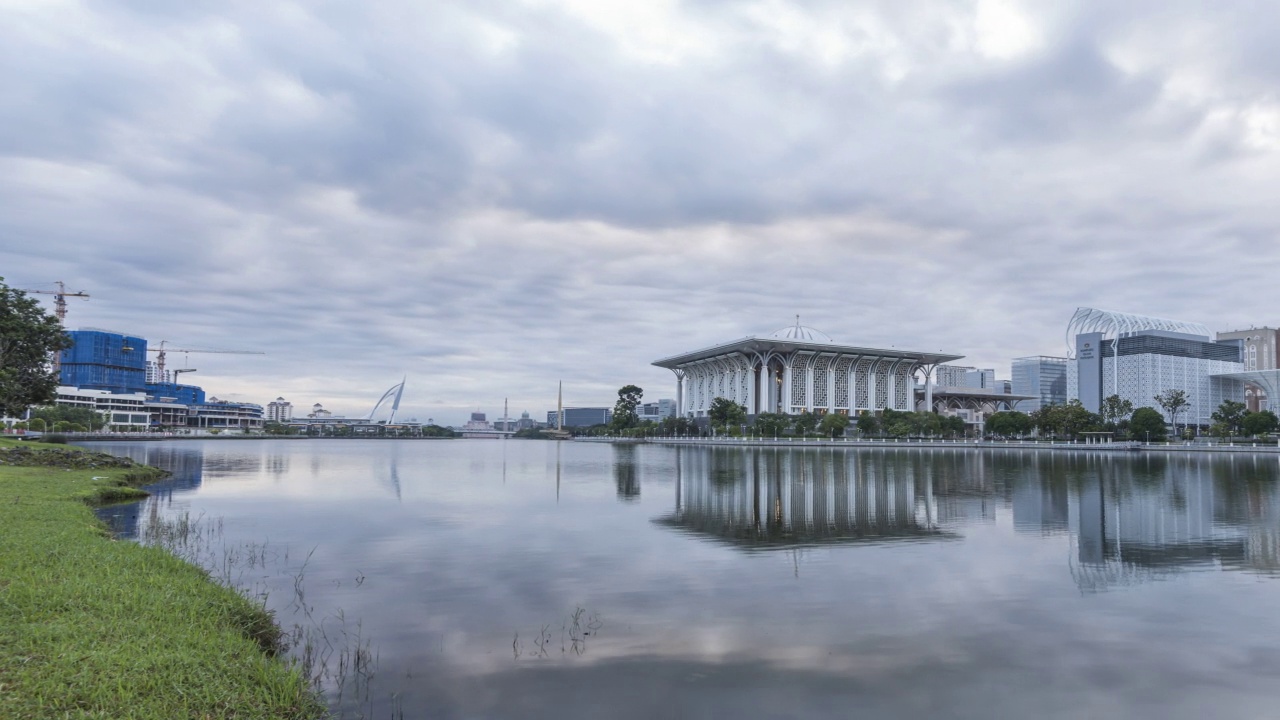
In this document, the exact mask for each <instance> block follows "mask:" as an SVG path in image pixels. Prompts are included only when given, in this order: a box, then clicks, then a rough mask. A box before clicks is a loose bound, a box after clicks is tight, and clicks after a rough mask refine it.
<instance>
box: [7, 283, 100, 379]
mask: <svg viewBox="0 0 1280 720" xmlns="http://www.w3.org/2000/svg"><path fill="white" fill-rule="evenodd" d="M54 285H57V286H58V289H57V290H23V292H28V293H35V294H37V295H52V296H53V312H54V314H55V315H57V316H58V323H59V324H60V325H63V326H64V327H65V326H66V324H67V322H66V320H67V298H69V297H78V298H84V299H85V300H88V299H89V293H83V292H73V293H69V292H67V286H66V284H65V283H63V282H62V281H61V280H59V281H57V282H55V283H54ZM61 372H62V353H61V352H55V353H54V354H53V373H54V374H55V375H58V374H59V373H61Z"/></svg>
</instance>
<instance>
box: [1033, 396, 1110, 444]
mask: <svg viewBox="0 0 1280 720" xmlns="http://www.w3.org/2000/svg"><path fill="white" fill-rule="evenodd" d="M1031 422H1032V424H1034V425H1035V426H1036V428H1037V429H1039V430H1040V432H1042V433H1044V434H1046V435H1061V436H1062V437H1065V438H1071V437H1074V436H1075V435H1076V433H1080V432H1084V431H1087V430H1089V429H1090V428H1096V427H1101V425H1102V418H1101V417H1099V416H1097V415H1095V414H1093V413H1091V412H1089V411H1088V410H1086V409H1085V408H1084V405H1082V404H1081V403H1080V401H1079V400H1072V401H1070V402H1068V403H1066V404H1065V405H1046V406H1044V407H1042V408H1040V409H1039V410H1036V411H1035V412H1034V413H1032V414H1031Z"/></svg>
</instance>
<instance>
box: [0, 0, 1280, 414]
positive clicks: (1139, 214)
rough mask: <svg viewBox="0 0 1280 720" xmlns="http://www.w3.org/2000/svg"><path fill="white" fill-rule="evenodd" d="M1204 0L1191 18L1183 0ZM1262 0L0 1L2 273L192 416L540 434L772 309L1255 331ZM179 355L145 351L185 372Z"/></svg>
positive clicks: (1273, 127) (867, 318) (877, 320)
mask: <svg viewBox="0 0 1280 720" xmlns="http://www.w3.org/2000/svg"><path fill="white" fill-rule="evenodd" d="M1207 8H1212V9H1207ZM1277 29H1280V4H1278V3H1270V2H1219V3H1202V2H1198V1H1196V2H1190V1H1179V0H1152V1H1150V2H1147V1H1143V0H1135V1H1132V2H1126V3H1113V2H1074V3H1057V2H1016V1H1015V0H976V1H971V2H954V3H942V2H932V1H931V2H910V1H908V2H904V1H902V0H884V1H883V2H850V1H848V0H839V1H832V2H823V1H820V0H815V1H812V2H806V1H801V0H795V1H793V2H726V1H723V0H689V1H687V2H677V1H673V0H652V1H649V2H639V3H638V2H625V3H623V2H619V3H613V2H606V1H603V0H561V1H556V0H527V1H524V2H521V1H519V0H508V1H507V2H491V1H489V0H470V1H468V2H448V3H445V2H434V3H433V2H421V1H405V2H393V1H390V0H389V1H387V2H378V3H357V2H347V3H339V2H306V3H291V2H283V1H281V2H270V3H263V2H237V1H236V0H219V1H218V2H197V1H194V0H193V1H191V2H181V3H173V2H158V1H156V0H136V1H135V2H106V1H101V2H92V3H89V2H74V1H70V2H64V1H62V0H0V78H2V82H0V128H3V131H2V132H0V275H2V276H4V277H5V278H6V281H7V282H8V283H10V284H11V285H14V286H17V287H23V288H43V289H49V288H52V285H51V282H52V281H54V280H64V281H66V283H67V284H68V286H69V288H71V289H75V290H82V291H84V292H88V293H90V294H91V295H92V298H91V299H90V300H88V301H73V303H72V305H71V310H70V317H69V318H68V325H69V326H70V327H86V326H89V327H102V328H108V329H117V330H121V331H125V332H130V333H136V334H140V335H143V336H145V337H147V338H149V339H150V340H151V341H152V342H153V343H154V342H155V341H158V340H161V339H166V340H169V341H171V342H172V343H174V344H177V345H179V346H182V347H195V348H223V349H246V350H257V351H262V352H264V353H266V355H263V356H247V355H246V356H240V355H192V356H190V360H189V362H185V361H183V362H179V363H178V364H184V365H187V366H189V367H196V368H199V370H200V372H199V373H197V374H195V375H191V376H188V377H191V378H199V380H200V382H201V383H202V384H204V386H205V387H206V388H207V389H208V390H209V391H210V392H211V393H213V394H215V395H218V396H219V397H223V398H232V399H239V400H246V401H254V402H266V401H267V400H270V399H272V398H274V397H276V396H277V395H284V396H285V397H287V398H288V399H290V400H292V401H293V402H294V403H295V404H306V405H309V404H311V403H313V402H317V401H319V402H323V403H325V405H326V406H330V407H332V408H333V409H335V410H338V411H340V412H351V413H358V412H367V410H368V408H369V407H370V406H371V405H372V403H373V401H374V400H376V399H377V397H378V396H379V395H380V394H381V392H382V391H383V390H384V389H385V388H386V387H388V386H390V385H391V384H393V383H395V382H397V381H398V380H399V379H400V377H401V376H402V375H407V376H408V378H409V385H408V391H407V393H406V396H405V404H404V405H405V407H406V408H407V409H408V412H409V414H411V415H415V416H418V417H419V419H423V420H425V419H426V418H427V417H432V418H434V419H436V420H437V421H441V422H446V423H453V422H461V421H462V420H463V419H465V413H467V412H469V411H471V410H484V411H487V412H489V413H490V416H491V417H492V416H493V415H495V414H500V412H501V407H502V399H503V398H504V397H510V398H511V406H512V410H513V414H516V413H518V412H519V411H521V410H529V411H531V412H532V413H533V414H534V415H535V416H544V415H545V411H546V410H547V409H549V408H553V407H554V404H555V387H556V382H557V381H558V380H560V379H563V380H564V381H565V400H566V402H567V403H568V404H611V403H612V400H613V399H615V397H616V395H615V391H616V389H617V388H618V387H619V386H620V385H622V384H624V383H628V382H635V383H637V384H640V385H641V386H643V387H644V388H645V389H646V395H647V396H648V397H651V398H654V397H659V396H662V397H671V396H673V395H674V381H673V380H672V378H671V376H670V374H669V373H668V372H667V371H665V370H659V369H658V368H653V367H651V366H650V365H649V363H650V362H651V361H653V360H655V359H657V358H660V357H664V356H667V355H672V354H675V353H678V352H681V351H684V350H689V349H693V348H698V347H703V346H706V345H710V344H713V343H716V342H720V341H724V340H728V339H733V338H737V337H742V336H745V335H748V334H763V333H768V332H770V331H772V330H774V329H777V328H779V327H782V326H784V325H787V324H790V323H792V322H793V321H794V320H793V318H794V316H795V315H796V314H799V315H800V316H801V318H802V320H803V322H804V323H805V324H806V325H811V326H813V327H816V328H819V329H821V330H823V331H825V332H827V333H828V334H830V335H832V336H833V337H835V338H836V339H837V340H840V341H846V342H849V343H853V344H861V345H871V346H897V347H908V348H912V349H918V350H940V349H941V350H946V351H949V352H956V353H961V354H964V355H966V356H968V360H966V361H965V362H966V363H969V364H975V365H981V366H991V367H995V368H997V373H998V375H999V376H1001V377H1008V373H1009V369H1008V368H1009V360H1010V358H1013V357H1017V356H1021V355H1030V354H1037V353H1045V354H1061V353H1062V352H1063V350H1064V348H1065V345H1064V339H1063V332H1064V330H1065V326H1066V322H1067V320H1068V319H1069V317H1070V315H1071V313H1072V312H1073V310H1074V309H1075V308H1076V307H1077V306H1081V305H1089V306H1094V307H1101V308H1106V309H1115V310H1123V311H1129V312H1136V313H1143V314H1149V315H1157V316H1162V317H1173V318H1177V319H1185V320H1192V321H1198V322H1203V323H1206V324H1207V325H1209V326H1210V327H1213V328H1215V329H1232V328H1236V327H1247V326H1249V325H1254V324H1257V325H1263V324H1271V325H1274V324H1275V323H1277V322H1280V317H1277V312H1278V311H1277V309H1276V308H1277V302H1276V300H1277V290H1276V282H1275V280H1274V277H1275V275H1276V270H1277V268H1278V266H1280V265H1278V262H1277V261H1280V245H1278V243H1277V239H1278V238H1280V233H1278V232H1277V231H1278V230H1280V217H1277V211H1276V207H1277V188H1280V46H1277V45H1276V43H1275V34H1276V31H1277ZM174 361H175V360H174V359H171V360H170V363H171V364H173V363H174Z"/></svg>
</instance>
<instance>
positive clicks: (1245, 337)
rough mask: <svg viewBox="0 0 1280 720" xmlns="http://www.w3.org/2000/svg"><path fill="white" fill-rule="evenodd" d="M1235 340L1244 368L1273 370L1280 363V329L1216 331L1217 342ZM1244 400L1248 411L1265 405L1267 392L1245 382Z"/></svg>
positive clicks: (1260, 408) (1259, 408)
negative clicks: (1279, 355)
mask: <svg viewBox="0 0 1280 720" xmlns="http://www.w3.org/2000/svg"><path fill="white" fill-rule="evenodd" d="M1230 340H1235V341H1238V342H1239V343H1240V360H1241V362H1243V363H1244V369H1245V370H1275V369H1277V368H1278V367H1280V365H1277V363H1278V362H1280V358H1278V353H1280V331H1278V330H1276V329H1275V328H1268V327H1261V328H1250V329H1248V330H1232V331H1230V332H1220V333H1218V342H1224V341H1230ZM1244 398H1245V399H1244V402H1245V404H1246V405H1247V406H1248V407H1249V410H1250V411H1254V412H1256V411H1258V410H1262V409H1264V408H1266V407H1267V393H1266V391H1264V390H1263V389H1262V388H1261V387H1259V386H1257V385H1255V384H1253V383H1247V384H1246V385H1245V390H1244Z"/></svg>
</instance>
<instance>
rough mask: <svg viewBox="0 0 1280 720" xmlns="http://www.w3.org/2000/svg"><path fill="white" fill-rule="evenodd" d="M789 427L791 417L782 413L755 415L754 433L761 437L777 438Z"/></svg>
mask: <svg viewBox="0 0 1280 720" xmlns="http://www.w3.org/2000/svg"><path fill="white" fill-rule="evenodd" d="M790 427H791V416H790V415H786V414H784V413H760V414H758V415H756V424H755V428H756V432H758V433H760V436H761V437H777V436H779V435H782V434H783V433H785V432H786V431H787V429H788V428H790Z"/></svg>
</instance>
